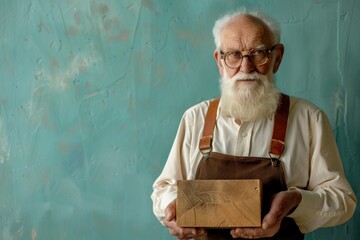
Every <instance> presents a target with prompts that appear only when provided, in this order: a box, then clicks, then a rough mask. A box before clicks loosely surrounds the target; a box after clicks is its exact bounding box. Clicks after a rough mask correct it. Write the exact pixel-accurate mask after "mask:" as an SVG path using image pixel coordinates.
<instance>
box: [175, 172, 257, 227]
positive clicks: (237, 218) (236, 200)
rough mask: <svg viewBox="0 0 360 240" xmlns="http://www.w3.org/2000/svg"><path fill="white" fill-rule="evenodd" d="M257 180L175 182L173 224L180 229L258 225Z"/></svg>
mask: <svg viewBox="0 0 360 240" xmlns="http://www.w3.org/2000/svg"><path fill="white" fill-rule="evenodd" d="M261 196H262V184H261V181H260V180H257V179H254V180H179V181H178V195H177V200H176V221H177V225H178V226H180V227H207V228H234V227H260V226H261Z"/></svg>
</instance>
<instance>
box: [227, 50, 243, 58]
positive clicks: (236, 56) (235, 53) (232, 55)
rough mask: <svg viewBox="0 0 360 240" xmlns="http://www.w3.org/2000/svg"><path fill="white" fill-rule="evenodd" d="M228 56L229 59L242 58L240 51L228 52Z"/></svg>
mask: <svg viewBox="0 0 360 240" xmlns="http://www.w3.org/2000/svg"><path fill="white" fill-rule="evenodd" d="M229 58H230V59H240V58H242V55H241V53H240V52H237V51H236V52H231V53H229Z"/></svg>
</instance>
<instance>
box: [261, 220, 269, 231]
mask: <svg viewBox="0 0 360 240" xmlns="http://www.w3.org/2000/svg"><path fill="white" fill-rule="evenodd" d="M269 227H270V224H269V223H268V222H264V223H263V224H262V228H263V229H265V230H266V229H268V228H269Z"/></svg>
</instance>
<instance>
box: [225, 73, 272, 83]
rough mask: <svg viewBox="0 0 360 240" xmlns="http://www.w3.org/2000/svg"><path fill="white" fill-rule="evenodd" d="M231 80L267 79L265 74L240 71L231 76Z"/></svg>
mask: <svg viewBox="0 0 360 240" xmlns="http://www.w3.org/2000/svg"><path fill="white" fill-rule="evenodd" d="M231 79H232V80H237V81H243V80H262V81H264V80H267V77H266V76H265V75H262V74H259V73H257V72H254V73H242V72H239V73H237V74H236V75H235V76H233V77H232V78H231Z"/></svg>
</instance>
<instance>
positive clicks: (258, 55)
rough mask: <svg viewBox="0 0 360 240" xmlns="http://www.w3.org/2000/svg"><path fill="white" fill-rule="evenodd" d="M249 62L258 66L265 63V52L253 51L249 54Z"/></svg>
mask: <svg viewBox="0 0 360 240" xmlns="http://www.w3.org/2000/svg"><path fill="white" fill-rule="evenodd" d="M249 56H250V58H251V61H252V62H253V63H254V64H256V65H258V64H264V63H265V62H266V61H267V54H266V51H265V50H253V51H251V52H250V53H249Z"/></svg>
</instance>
